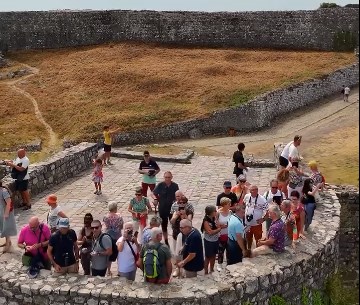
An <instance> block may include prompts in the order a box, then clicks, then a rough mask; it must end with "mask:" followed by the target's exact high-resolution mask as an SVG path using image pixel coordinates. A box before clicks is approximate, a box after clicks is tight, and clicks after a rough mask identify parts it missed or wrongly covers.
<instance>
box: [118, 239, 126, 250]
mask: <svg viewBox="0 0 360 305" xmlns="http://www.w3.org/2000/svg"><path fill="white" fill-rule="evenodd" d="M124 245H125V238H123V240H122V241H121V242H119V243H118V244H117V247H118V250H119V252H122V251H123V250H124Z"/></svg>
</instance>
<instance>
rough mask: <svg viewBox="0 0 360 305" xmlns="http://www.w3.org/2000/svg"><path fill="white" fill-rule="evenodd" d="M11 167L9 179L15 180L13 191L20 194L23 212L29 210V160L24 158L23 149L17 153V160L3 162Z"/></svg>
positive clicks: (24, 152)
mask: <svg viewBox="0 0 360 305" xmlns="http://www.w3.org/2000/svg"><path fill="white" fill-rule="evenodd" d="M5 163H6V165H7V166H10V167H11V177H12V178H13V179H15V189H16V190H17V191H19V192H20V194H21V198H22V200H23V206H24V210H28V209H31V204H30V193H29V189H28V188H29V179H30V176H29V173H28V170H29V165H30V161H29V158H28V157H27V156H26V151H25V149H19V150H18V151H17V158H16V159H15V160H14V161H9V160H7V161H5Z"/></svg>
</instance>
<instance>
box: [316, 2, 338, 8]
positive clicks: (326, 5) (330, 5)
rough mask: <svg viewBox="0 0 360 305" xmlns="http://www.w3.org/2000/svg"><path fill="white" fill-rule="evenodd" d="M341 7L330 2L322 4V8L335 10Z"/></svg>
mask: <svg viewBox="0 0 360 305" xmlns="http://www.w3.org/2000/svg"><path fill="white" fill-rule="evenodd" d="M335 7H340V5H337V4H336V3H330V2H323V3H321V4H320V8H335Z"/></svg>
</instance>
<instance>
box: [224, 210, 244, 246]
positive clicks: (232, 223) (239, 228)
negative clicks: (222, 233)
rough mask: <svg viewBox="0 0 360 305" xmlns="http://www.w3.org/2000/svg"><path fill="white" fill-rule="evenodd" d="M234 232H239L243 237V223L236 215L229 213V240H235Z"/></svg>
mask: <svg viewBox="0 0 360 305" xmlns="http://www.w3.org/2000/svg"><path fill="white" fill-rule="evenodd" d="M236 234H241V235H242V236H243V237H244V234H245V228H244V224H243V222H242V221H241V220H240V219H239V218H238V217H237V216H235V215H231V216H230V219H229V221H228V236H229V238H230V239H231V240H234V241H236V240H237V238H236Z"/></svg>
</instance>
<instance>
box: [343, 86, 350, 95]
mask: <svg viewBox="0 0 360 305" xmlns="http://www.w3.org/2000/svg"><path fill="white" fill-rule="evenodd" d="M344 94H347V95H349V94H350V88H349V87H345V88H344Z"/></svg>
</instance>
